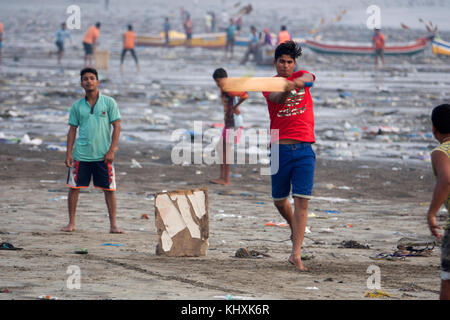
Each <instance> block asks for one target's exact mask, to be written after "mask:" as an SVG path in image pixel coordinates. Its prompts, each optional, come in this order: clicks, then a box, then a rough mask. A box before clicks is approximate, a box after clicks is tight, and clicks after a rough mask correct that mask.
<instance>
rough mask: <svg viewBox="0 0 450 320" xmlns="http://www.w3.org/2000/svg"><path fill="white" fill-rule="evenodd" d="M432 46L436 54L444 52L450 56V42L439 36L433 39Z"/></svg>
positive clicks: (443, 53)
mask: <svg viewBox="0 0 450 320" xmlns="http://www.w3.org/2000/svg"><path fill="white" fill-rule="evenodd" d="M431 47H432V50H433V54H434V55H438V54H442V55H447V56H450V42H447V41H444V40H442V39H441V38H439V37H434V38H433V39H431Z"/></svg>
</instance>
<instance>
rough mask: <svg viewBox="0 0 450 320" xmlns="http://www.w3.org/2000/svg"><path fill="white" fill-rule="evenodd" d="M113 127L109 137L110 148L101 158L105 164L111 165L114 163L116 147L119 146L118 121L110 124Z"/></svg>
mask: <svg viewBox="0 0 450 320" xmlns="http://www.w3.org/2000/svg"><path fill="white" fill-rule="evenodd" d="M112 126H113V132H112V136H111V146H110V147H109V150H108V152H106V154H105V156H104V157H103V161H104V162H105V163H108V162H110V163H112V162H113V161H114V151H116V150H118V149H119V148H118V147H117V145H118V144H119V136H120V129H121V127H120V120H116V121H114V122H113V123H112Z"/></svg>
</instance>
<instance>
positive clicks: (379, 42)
mask: <svg viewBox="0 0 450 320" xmlns="http://www.w3.org/2000/svg"><path fill="white" fill-rule="evenodd" d="M372 41H373V42H374V44H375V49H384V35H383V34H382V33H379V34H378V36H377V35H374V36H373V38H372Z"/></svg>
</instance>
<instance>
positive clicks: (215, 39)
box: [136, 30, 226, 49]
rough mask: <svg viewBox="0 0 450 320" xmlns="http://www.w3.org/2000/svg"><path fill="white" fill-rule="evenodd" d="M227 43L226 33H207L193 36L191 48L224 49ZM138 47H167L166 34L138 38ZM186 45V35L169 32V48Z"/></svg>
mask: <svg viewBox="0 0 450 320" xmlns="http://www.w3.org/2000/svg"><path fill="white" fill-rule="evenodd" d="M225 43H226V39H225V33H206V34H198V35H193V36H192V39H191V44H190V45H191V47H200V48H210V49H216V48H224V47H225ZM136 45H137V46H155V47H163V46H166V42H165V37H164V32H161V33H160V34H159V35H153V36H136ZM185 45H186V35H185V34H184V33H181V32H177V31H174V30H171V31H170V32H169V45H168V46H169V47H180V46H185Z"/></svg>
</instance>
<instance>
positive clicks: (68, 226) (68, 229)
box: [61, 224, 75, 232]
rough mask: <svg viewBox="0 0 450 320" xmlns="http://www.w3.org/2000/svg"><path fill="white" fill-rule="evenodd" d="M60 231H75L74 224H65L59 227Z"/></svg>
mask: <svg viewBox="0 0 450 320" xmlns="http://www.w3.org/2000/svg"><path fill="white" fill-rule="evenodd" d="M61 231H64V232H73V231H75V226H71V225H70V224H69V225H67V227H64V228H61Z"/></svg>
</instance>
